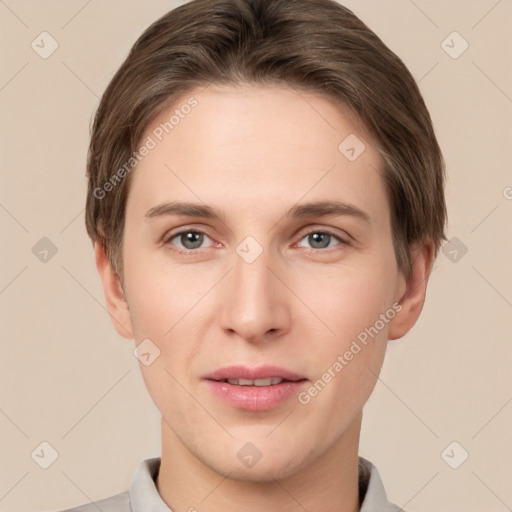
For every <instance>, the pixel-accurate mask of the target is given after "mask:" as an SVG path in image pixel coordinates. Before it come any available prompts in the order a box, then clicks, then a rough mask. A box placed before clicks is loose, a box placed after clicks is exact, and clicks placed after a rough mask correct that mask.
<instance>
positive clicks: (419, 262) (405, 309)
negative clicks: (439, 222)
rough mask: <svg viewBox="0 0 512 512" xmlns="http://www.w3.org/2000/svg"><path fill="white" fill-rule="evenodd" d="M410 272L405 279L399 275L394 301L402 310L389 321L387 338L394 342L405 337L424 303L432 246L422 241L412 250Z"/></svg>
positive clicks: (429, 242)
mask: <svg viewBox="0 0 512 512" xmlns="http://www.w3.org/2000/svg"><path fill="white" fill-rule="evenodd" d="M412 256H413V261H412V270H411V274H410V275H409V276H408V277H406V276H404V275H403V274H401V277H400V279H401V281H402V282H401V285H400V286H399V288H400V291H399V292H398V296H397V298H396V301H397V302H398V303H399V304H400V305H401V306H402V309H401V310H400V311H399V312H398V313H397V315H396V316H395V317H394V318H393V320H391V321H390V326H389V331H388V338H389V339H390V340H396V339H398V338H401V337H402V336H405V334H407V333H408V332H409V330H410V329H411V328H412V327H413V325H414V324H415V323H416V321H417V320H418V318H419V316H420V313H421V311H422V309H423V304H424V303H425V295H426V293H427V283H428V279H429V277H430V272H431V270H432V264H433V256H434V244H433V243H432V242H431V241H424V242H422V243H420V244H418V245H417V246H416V247H415V248H413V250H412Z"/></svg>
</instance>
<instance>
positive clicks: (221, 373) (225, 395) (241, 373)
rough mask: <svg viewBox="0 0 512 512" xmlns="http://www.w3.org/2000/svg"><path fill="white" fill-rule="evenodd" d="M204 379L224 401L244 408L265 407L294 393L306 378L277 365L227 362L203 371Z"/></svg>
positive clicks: (284, 399)
mask: <svg viewBox="0 0 512 512" xmlns="http://www.w3.org/2000/svg"><path fill="white" fill-rule="evenodd" d="M203 380H204V381H206V383H207V384H208V388H209V389H210V391H211V392H213V394H214V395H215V396H216V397H217V398H219V399H221V400H222V401H223V402H224V403H225V404H227V405H229V406H231V407H234V408H236V409H243V410H246V411H267V410H270V409H272V408H274V407H277V406H278V405H281V404H283V403H285V402H286V401H288V400H290V399H291V398H292V397H293V396H294V395H297V393H299V392H300V391H301V390H302V389H303V388H304V386H305V384H306V383H307V382H308V379H307V378H306V377H304V376H302V375H299V374H297V373H295V372H292V371H290V370H287V369H285V368H280V367H276V366H269V365H267V366H260V367H258V368H249V367H245V366H229V367H227V368H221V369H219V370H216V371H215V372H212V373H210V374H209V375H205V376H204V377H203Z"/></svg>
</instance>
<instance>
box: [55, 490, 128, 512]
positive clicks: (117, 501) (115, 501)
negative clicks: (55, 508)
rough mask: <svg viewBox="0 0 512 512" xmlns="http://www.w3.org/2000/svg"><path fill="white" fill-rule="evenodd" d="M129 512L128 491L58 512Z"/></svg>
mask: <svg viewBox="0 0 512 512" xmlns="http://www.w3.org/2000/svg"><path fill="white" fill-rule="evenodd" d="M98 510H101V512H131V508H130V497H129V494H128V491H126V492H122V493H120V494H116V495H114V496H110V497H108V498H103V499H101V500H99V501H93V502H89V503H84V504H83V505H78V506H77V507H73V508H68V509H66V510H60V511H59V512H98Z"/></svg>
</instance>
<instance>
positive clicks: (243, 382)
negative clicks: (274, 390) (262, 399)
mask: <svg viewBox="0 0 512 512" xmlns="http://www.w3.org/2000/svg"><path fill="white" fill-rule="evenodd" d="M211 380H213V379H211ZM299 380H305V379H299ZM299 380H296V381H292V380H288V379H282V378H281V377H267V378H266V379H221V380H218V381H215V382H226V383H228V384H232V385H233V386H257V387H262V386H275V385H277V384H281V382H299Z"/></svg>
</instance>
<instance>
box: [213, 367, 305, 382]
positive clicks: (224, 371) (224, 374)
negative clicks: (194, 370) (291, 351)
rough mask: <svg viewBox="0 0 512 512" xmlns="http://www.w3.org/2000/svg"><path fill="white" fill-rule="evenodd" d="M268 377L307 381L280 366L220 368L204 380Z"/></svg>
mask: <svg viewBox="0 0 512 512" xmlns="http://www.w3.org/2000/svg"><path fill="white" fill-rule="evenodd" d="M268 377H280V378H281V379H286V380H289V381H298V380H301V379H305V377H304V376H303V375H299V374H298V373H294V372H292V371H290V370H287V369H286V368H281V367H279V366H272V365H264V366H258V367H256V368H249V367H247V366H242V365H238V366H227V367H226V368H220V369H218V370H215V371H214V372H212V373H209V374H208V375H205V376H204V377H203V379H208V380H223V379H251V380H254V379H266V378H268Z"/></svg>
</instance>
